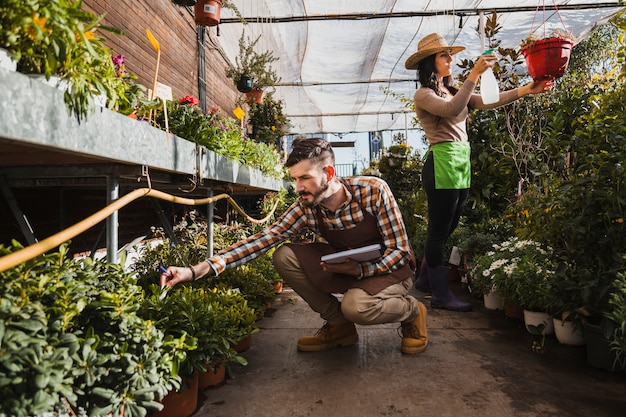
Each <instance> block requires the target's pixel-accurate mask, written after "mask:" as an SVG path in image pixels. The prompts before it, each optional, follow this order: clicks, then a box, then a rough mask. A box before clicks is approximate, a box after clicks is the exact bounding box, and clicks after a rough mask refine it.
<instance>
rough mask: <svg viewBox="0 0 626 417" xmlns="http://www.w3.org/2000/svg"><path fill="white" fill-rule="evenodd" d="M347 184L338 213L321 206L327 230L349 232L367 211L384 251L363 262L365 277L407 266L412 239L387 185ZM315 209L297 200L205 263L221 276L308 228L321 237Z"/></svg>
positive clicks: (373, 181) (366, 180)
mask: <svg viewBox="0 0 626 417" xmlns="http://www.w3.org/2000/svg"><path fill="white" fill-rule="evenodd" d="M345 181H346V182H347V183H348V185H349V186H350V188H351V190H349V191H351V192H348V193H347V194H348V200H347V201H346V202H345V203H344V204H342V205H341V206H340V207H339V208H338V209H337V211H335V212H331V211H329V210H327V209H326V208H324V207H322V206H320V208H321V212H322V218H323V221H324V223H325V225H326V228H327V229H328V230H338V229H350V228H352V227H354V226H355V225H357V224H358V223H360V222H361V221H363V218H364V216H363V210H366V211H367V212H368V213H369V214H371V215H373V216H374V218H375V219H376V221H377V224H378V229H379V231H380V234H381V236H382V237H383V242H382V244H383V247H384V248H385V252H384V254H383V256H382V258H381V259H380V260H378V261H376V262H362V263H361V265H362V267H363V272H364V276H365V277H368V276H372V275H380V274H386V273H389V272H390V271H393V270H395V269H397V268H399V267H402V266H404V265H405V264H407V263H408V261H409V256H410V255H409V254H410V244H409V238H408V236H407V233H406V229H405V228H404V222H403V221H402V214H401V213H400V209H399V208H398V205H397V203H396V200H395V199H394V197H393V194H392V193H391V190H390V189H389V186H388V185H387V183H386V182H385V181H383V180H382V179H380V178H377V177H352V178H345ZM359 205H360V206H359ZM315 210H316V208H311V207H307V206H305V205H304V204H302V202H301V201H300V200H298V201H296V202H295V203H294V204H292V205H291V207H289V209H287V211H286V212H285V213H283V215H282V216H281V217H280V218H279V219H278V220H277V221H276V222H275V223H274V224H272V225H271V226H269V227H267V228H266V229H264V230H263V231H261V232H259V233H256V234H254V235H252V236H250V237H248V238H246V239H244V240H242V241H240V242H237V243H235V244H233V245H231V246H229V247H228V248H225V249H223V250H222V251H220V252H219V253H218V254H216V255H215V256H212V257H211V258H209V259H207V260H206V262H208V263H209V265H210V266H211V267H212V268H213V269H214V270H215V272H216V273H218V274H219V273H221V272H223V271H224V270H226V269H230V268H235V267H237V266H239V265H243V264H245V263H247V262H249V261H251V260H253V259H255V258H257V257H258V256H260V255H262V254H263V253H265V252H267V251H268V250H270V249H271V248H273V247H276V246H278V245H279V244H280V243H282V242H284V241H285V240H287V239H289V238H290V237H292V236H296V235H299V234H301V233H302V232H303V231H305V230H306V229H309V230H311V231H312V232H313V233H315V234H316V235H318V236H321V234H320V227H319V225H318V224H317V219H316V216H315Z"/></svg>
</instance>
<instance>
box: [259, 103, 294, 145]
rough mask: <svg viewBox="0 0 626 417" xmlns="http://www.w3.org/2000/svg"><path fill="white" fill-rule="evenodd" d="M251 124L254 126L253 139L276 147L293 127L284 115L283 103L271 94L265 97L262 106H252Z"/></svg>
mask: <svg viewBox="0 0 626 417" xmlns="http://www.w3.org/2000/svg"><path fill="white" fill-rule="evenodd" d="M249 123H250V124H251V125H252V129H251V130H252V132H251V133H252V138H254V139H258V140H266V141H268V142H269V143H274V144H275V145H277V140H278V138H280V137H282V136H283V135H284V134H285V131H286V130H287V129H288V128H289V127H290V126H291V123H290V122H289V119H288V118H287V116H286V115H285V114H284V113H283V101H282V100H276V99H274V95H273V93H271V92H269V93H267V94H266V95H265V96H264V97H263V101H262V102H261V104H256V103H255V104H253V105H252V108H251V109H250V119H249Z"/></svg>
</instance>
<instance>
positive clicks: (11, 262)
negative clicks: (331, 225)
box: [0, 188, 279, 273]
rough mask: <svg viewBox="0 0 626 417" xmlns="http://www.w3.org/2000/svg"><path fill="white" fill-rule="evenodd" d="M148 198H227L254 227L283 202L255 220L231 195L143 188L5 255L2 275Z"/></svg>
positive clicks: (179, 201)
mask: <svg viewBox="0 0 626 417" xmlns="http://www.w3.org/2000/svg"><path fill="white" fill-rule="evenodd" d="M147 196H148V197H155V198H158V199H161V200H166V201H170V202H172V203H176V204H184V205H187V206H200V205H204V204H210V203H214V202H216V201H219V200H223V199H226V200H227V201H228V202H229V203H230V204H232V205H233V207H234V208H235V210H237V211H238V212H239V213H240V214H241V215H242V216H244V217H245V218H246V220H248V221H249V222H252V223H254V224H259V223H265V222H267V221H268V220H269V219H270V217H271V216H272V215H273V214H274V211H276V207H277V206H278V202H279V200H276V202H275V203H274V206H273V207H272V210H271V211H270V213H269V214H268V215H267V216H265V217H264V218H262V219H254V218H252V217H250V216H248V215H247V214H246V213H245V212H244V211H243V209H242V208H241V207H240V206H239V205H238V204H237V203H236V202H235V200H233V198H232V197H231V196H229V195H228V194H219V195H217V196H214V197H207V198H200V199H197V200H194V199H192V198H183V197H176V196H174V195H171V194H167V193H164V192H162V191H157V190H153V189H151V188H139V189H136V190H134V191H132V192H130V193H128V194H126V195H124V196H123V197H120V198H119V199H117V200H115V201H114V202H112V203H111V204H109V205H108V206H106V207H104V208H103V209H101V210H99V211H97V212H96V213H94V214H92V215H91V216H89V217H87V218H85V219H83V220H81V221H80V222H78V223H76V224H74V225H72V226H70V227H68V228H67V229H65V230H62V231H60V232H58V233H56V234H54V235H52V236H50V237H47V238H46V239H44V240H42V241H40V242H38V243H35V244H33V245H30V246H27V247H25V248H23V249H20V250H18V251H16V252H13V253H11V254H9V255H6V256H3V257H2V258H0V273H2V272H4V271H6V270H8V269H11V268H13V267H14V266H16V265H19V264H21V263H23V262H26V261H28V260H29V259H33V258H34V257H36V256H39V255H41V254H43V253H45V252H47V251H49V250H50V249H53V248H56V247H57V246H59V245H60V244H62V243H63V242H65V241H67V240H69V239H71V238H73V237H75V236H78V235H79V234H81V233H83V232H84V231H85V230H88V229H90V228H92V227H93V226H95V225H96V224H98V223H100V222H101V221H102V220H104V219H106V218H107V217H109V216H110V215H111V213H113V212H115V211H117V210H119V209H121V208H122V207H124V206H126V205H127V204H129V203H131V202H132V201H134V200H137V199H138V198H141V197H147Z"/></svg>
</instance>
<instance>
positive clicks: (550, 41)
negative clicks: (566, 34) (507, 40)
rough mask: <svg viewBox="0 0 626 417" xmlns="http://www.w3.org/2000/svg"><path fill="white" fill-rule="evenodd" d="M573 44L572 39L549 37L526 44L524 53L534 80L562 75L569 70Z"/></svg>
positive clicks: (523, 49)
mask: <svg viewBox="0 0 626 417" xmlns="http://www.w3.org/2000/svg"><path fill="white" fill-rule="evenodd" d="M573 45H574V42H572V41H571V40H570V39H565V38H547V39H541V40H538V41H536V42H534V43H532V44H529V45H526V46H524V47H523V48H522V54H524V58H525V59H526V65H527V66H528V73H529V74H530V76H531V77H533V80H543V79H546V78H551V79H554V78H560V77H562V76H563V74H565V70H567V65H568V64H569V58H570V53H571V51H572V46H573Z"/></svg>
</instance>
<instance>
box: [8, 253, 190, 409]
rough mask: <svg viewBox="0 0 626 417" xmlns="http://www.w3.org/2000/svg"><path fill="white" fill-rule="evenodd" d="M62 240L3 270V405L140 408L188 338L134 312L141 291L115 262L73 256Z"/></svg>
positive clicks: (163, 384)
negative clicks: (171, 334) (46, 251)
mask: <svg viewBox="0 0 626 417" xmlns="http://www.w3.org/2000/svg"><path fill="white" fill-rule="evenodd" d="M68 247H69V245H63V246H61V248H60V250H59V252H57V253H51V254H48V255H45V256H43V257H40V258H37V259H33V260H30V261H28V262H25V263H23V264H21V265H18V266H17V267H15V268H13V269H11V270H8V271H6V272H4V273H2V274H1V275H0V278H2V279H1V280H0V286H1V288H0V289H1V291H2V294H3V297H2V301H1V302H0V329H1V331H0V351H1V352H2V354H0V395H2V396H3V398H4V399H6V400H3V401H2V403H1V404H0V415H10V416H31V415H41V414H42V413H45V412H51V411H54V410H56V409H58V408H59V406H60V405H62V404H64V403H65V404H68V405H70V406H71V407H73V408H76V409H78V408H80V409H83V410H84V411H85V412H86V413H87V414H88V415H106V414H107V413H113V414H114V415H120V414H121V412H122V410H124V415H126V416H141V417H143V416H145V415H146V413H147V410H148V409H151V408H159V404H158V403H156V402H155V398H156V397H158V396H162V395H164V394H165V393H166V392H167V391H168V390H169V389H170V388H172V387H175V386H177V385H178V384H179V382H180V378H179V377H178V375H177V372H176V363H177V362H178V361H180V360H182V359H183V358H181V352H183V350H182V348H181V346H180V345H181V344H182V343H183V342H184V341H181V340H173V339H168V338H164V335H163V333H162V332H160V331H159V330H158V329H156V328H155V326H154V324H153V323H151V322H149V321H146V320H143V319H141V318H139V317H138V316H137V314H136V311H137V306H138V304H137V303H138V302H140V301H141V299H142V298H143V292H142V291H141V289H140V288H139V287H138V286H137V285H136V281H135V279H134V278H133V277H132V276H130V275H129V274H127V273H125V272H124V271H123V269H122V268H121V266H119V265H116V264H105V263H101V262H99V261H93V260H91V259H90V258H87V259H83V260H80V261H76V260H72V259H69V257H68ZM14 248H15V249H20V248H21V246H20V245H19V244H17V243H16V242H14ZM12 250H13V248H4V247H0V254H6V253H9V252H11V251H12Z"/></svg>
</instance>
